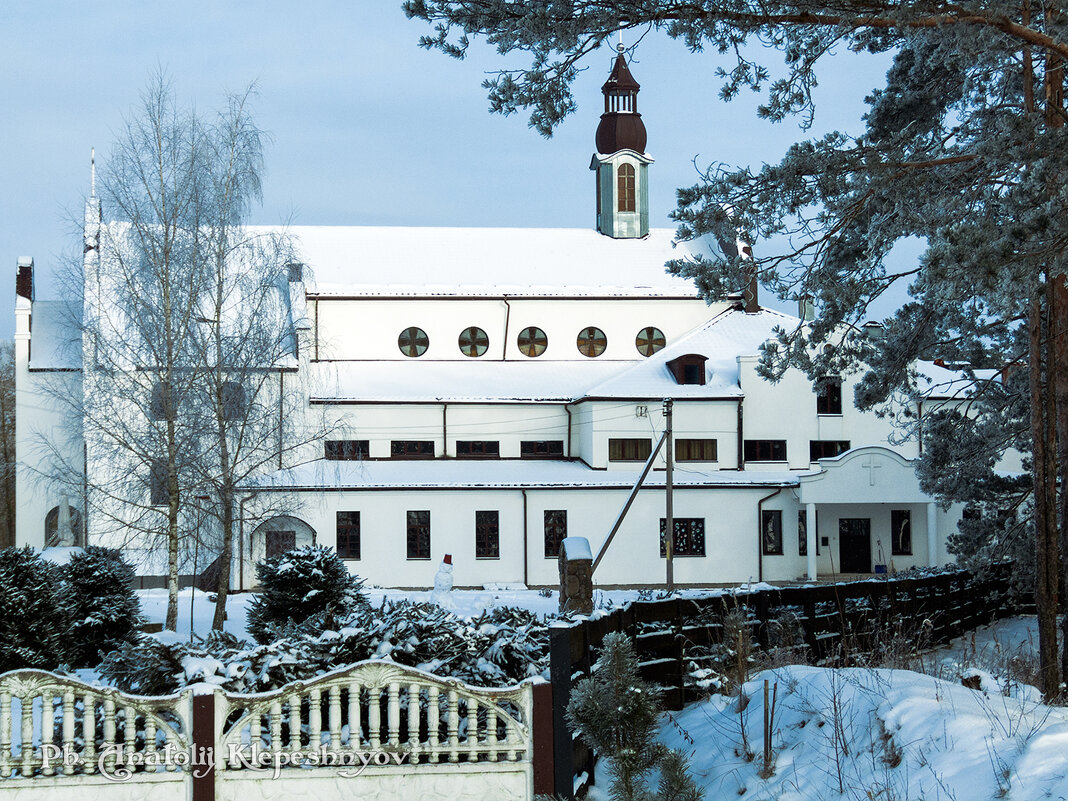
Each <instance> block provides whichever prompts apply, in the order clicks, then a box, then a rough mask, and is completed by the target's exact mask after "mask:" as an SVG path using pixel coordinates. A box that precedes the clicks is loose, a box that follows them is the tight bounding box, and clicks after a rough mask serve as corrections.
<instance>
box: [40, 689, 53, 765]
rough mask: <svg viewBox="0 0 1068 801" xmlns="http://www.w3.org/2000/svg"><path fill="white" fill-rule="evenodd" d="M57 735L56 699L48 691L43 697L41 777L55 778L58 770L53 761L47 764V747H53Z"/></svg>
mask: <svg viewBox="0 0 1068 801" xmlns="http://www.w3.org/2000/svg"><path fill="white" fill-rule="evenodd" d="M55 733H56V697H55V695H53V693H52V691H50V690H48V691H46V692H45V693H44V695H42V696H41V763H42V764H41V775H43V776H54V775H55V774H56V769H55V768H54V767H52V764H51V760H48V763H47V764H45V759H44V749H45V746H50V745H52V741H53V740H54V739H55Z"/></svg>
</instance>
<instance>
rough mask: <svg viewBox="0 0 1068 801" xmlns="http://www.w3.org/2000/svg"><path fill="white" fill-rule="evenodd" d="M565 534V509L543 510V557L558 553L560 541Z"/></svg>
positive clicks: (551, 557) (553, 555) (548, 557)
mask: <svg viewBox="0 0 1068 801" xmlns="http://www.w3.org/2000/svg"><path fill="white" fill-rule="evenodd" d="M566 536H567V510H565V509H546V510H545V558H546V559H555V558H556V557H558V556H559V555H560V542H561V541H562V540H563V539H564V537H566Z"/></svg>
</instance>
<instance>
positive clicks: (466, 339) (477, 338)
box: [459, 326, 489, 356]
mask: <svg viewBox="0 0 1068 801" xmlns="http://www.w3.org/2000/svg"><path fill="white" fill-rule="evenodd" d="M459 342H460V352H461V353H462V354H463V355H464V356H481V355H482V354H483V353H485V352H486V350H487V349H488V348H489V337H488V336H486V332H485V331H483V330H482V329H481V328H476V327H475V326H471V327H470V328H465V329H464V330H463V331H462V332H461V333H460V340H459Z"/></svg>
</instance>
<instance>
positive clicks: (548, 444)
mask: <svg viewBox="0 0 1068 801" xmlns="http://www.w3.org/2000/svg"><path fill="white" fill-rule="evenodd" d="M519 455H520V456H521V457H522V458H524V459H562V458H563V456H564V441H563V440H562V439H539V440H523V441H522V442H520V443H519Z"/></svg>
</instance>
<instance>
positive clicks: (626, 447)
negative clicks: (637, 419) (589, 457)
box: [608, 438, 653, 462]
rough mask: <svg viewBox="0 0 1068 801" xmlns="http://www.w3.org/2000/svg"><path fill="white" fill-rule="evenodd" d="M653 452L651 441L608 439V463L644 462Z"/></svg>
mask: <svg viewBox="0 0 1068 801" xmlns="http://www.w3.org/2000/svg"><path fill="white" fill-rule="evenodd" d="M652 452H653V441H652V440H651V439H629V438H627V439H624V438H620V439H610V440H608V461H610V462H644V461H645V460H646V459H648V458H649V454H650V453H652Z"/></svg>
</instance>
